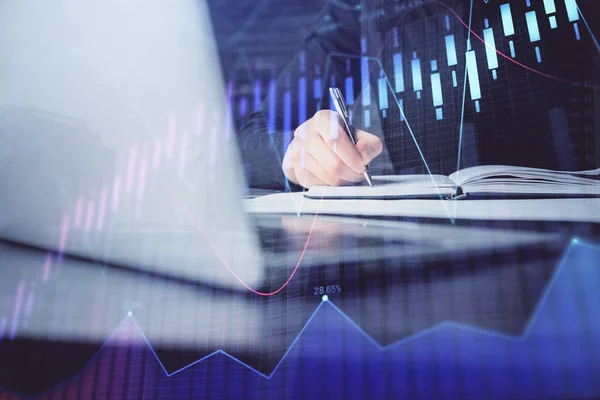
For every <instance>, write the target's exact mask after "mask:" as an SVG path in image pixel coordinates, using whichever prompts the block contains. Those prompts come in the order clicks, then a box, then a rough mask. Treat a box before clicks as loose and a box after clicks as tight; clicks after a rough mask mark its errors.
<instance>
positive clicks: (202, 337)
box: [0, 216, 600, 398]
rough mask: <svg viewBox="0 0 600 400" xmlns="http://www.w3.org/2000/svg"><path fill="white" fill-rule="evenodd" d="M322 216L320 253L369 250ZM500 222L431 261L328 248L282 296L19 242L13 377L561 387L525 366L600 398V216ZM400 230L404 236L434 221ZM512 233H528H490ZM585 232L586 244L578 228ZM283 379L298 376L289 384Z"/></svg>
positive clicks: (539, 391) (275, 276)
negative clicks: (339, 257)
mask: <svg viewBox="0 0 600 400" xmlns="http://www.w3.org/2000/svg"><path fill="white" fill-rule="evenodd" d="M271 217H272V218H279V219H281V218H285V217H289V216H271ZM294 218H296V217H294ZM309 219H310V218H309ZM300 221H301V220H300ZM318 222H321V223H323V224H318V225H317V228H316V229H315V231H314V232H315V236H314V238H313V239H314V240H315V243H317V244H318V246H317V248H316V250H315V249H313V251H316V252H318V251H319V250H318V249H319V248H321V249H323V250H324V249H331V248H332V246H334V248H336V249H338V251H343V252H352V251H353V252H354V254H355V255H357V256H358V255H359V250H358V248H357V247H356V243H357V239H356V237H358V236H359V233H357V231H356V230H354V231H352V230H350V231H346V232H345V233H346V234H344V235H340V225H339V224H338V222H339V219H338V220H337V222H336V219H331V218H323V219H321V220H318ZM373 222H376V221H373ZM379 222H383V223H385V222H386V221H379ZM387 222H389V221H387ZM392 222H394V223H397V222H398V221H392ZM332 223H333V225H332ZM478 223H479V224H481V223H482V222H481V221H479V222H478ZM402 224H404V225H402ZM496 224H497V225H493V224H492V225H488V226H467V225H466V224H464V221H463V225H462V226H459V225H460V224H455V225H452V224H446V223H444V224H442V225H441V228H443V229H448V232H445V231H444V234H445V235H447V236H449V237H452V236H453V232H461V230H462V231H465V232H474V233H476V234H477V233H478V232H483V233H484V235H483V237H484V238H487V240H488V241H490V242H492V243H490V247H489V248H491V249H492V251H489V252H483V253H482V252H475V251H473V252H468V251H465V252H463V254H462V255H461V254H460V252H458V253H456V254H454V255H452V252H448V253H447V254H446V255H445V256H442V257H441V258H436V259H435V260H431V259H429V258H423V259H421V261H419V257H416V258H414V257H413V258H410V259H406V258H402V257H401V255H400V256H399V255H398V254H397V253H395V252H394V251H393V249H394V248H395V247H397V244H396V245H394V241H393V240H392V239H393V238H391V237H387V238H386V240H388V241H389V243H391V244H392V245H390V246H388V250H387V252H386V251H385V247H384V248H383V249H384V250H383V252H382V253H381V254H379V256H378V257H375V258H373V257H367V258H360V257H356V259H355V260H352V259H346V260H344V261H341V262H338V263H331V262H327V263H319V262H317V261H318V257H317V258H316V259H315V260H316V261H314V264H313V265H310V264H302V268H300V269H299V273H297V274H296V275H295V276H294V278H293V279H292V280H291V281H290V283H289V285H288V286H287V287H286V288H285V289H284V290H283V291H282V292H280V293H278V294H277V295H273V296H267V297H264V296H256V295H254V294H252V293H250V292H248V291H231V290H223V289H218V288H211V287H206V286H203V285H197V284H194V283H189V282H182V281H177V280H171V279H168V278H165V277H157V276H151V275H147V274H144V273H142V272H140V271H135V270H127V269H116V268H113V267H110V266H107V265H101V264H94V263H91V262H85V261H82V260H73V259H70V258H68V257H65V258H64V259H63V260H62V261H60V262H58V261H57V260H53V262H52V263H51V264H49V263H48V258H47V257H48V255H47V254H46V253H44V252H40V251H35V250H33V249H26V248H22V247H19V246H13V245H8V244H5V245H2V246H1V247H0V254H1V256H0V266H1V267H0V275H1V277H0V289H1V290H0V321H3V323H4V325H3V334H2V341H1V342H0V387H2V388H4V389H5V390H8V391H10V392H19V393H25V394H30V395H35V394H38V393H41V392H44V391H46V390H50V392H49V393H51V394H54V395H59V396H62V395H63V394H64V393H67V392H69V393H71V392H72V391H75V393H79V395H81V396H80V397H78V398H87V396H88V394H89V393H92V394H95V396H100V397H102V396H101V395H99V394H98V393H100V392H102V391H103V390H104V392H102V393H104V395H106V390H109V389H106V388H107V387H113V388H117V387H118V389H111V390H123V391H125V389H123V387H122V385H121V384H117V383H115V382H123V381H124V380H125V381H128V382H133V381H131V379H134V378H131V377H133V376H138V377H142V378H143V380H144V381H145V382H146V383H145V384H144V385H141V386H135V385H134V386H129V387H128V388H127V390H129V391H133V392H132V393H138V394H139V393H141V392H139V391H140V390H142V391H144V390H146V391H149V393H150V392H152V393H164V390H169V389H168V388H173V387H174V386H173V385H174V383H173V382H175V381H181V380H185V379H192V380H193V381H194V382H195V383H194V386H198V387H204V386H207V387H209V386H210V383H211V382H213V383H214V382H215V379H216V380H217V381H220V380H223V379H224V381H222V382H223V385H221V387H223V388H224V387H227V386H231V385H233V383H232V382H242V384H240V385H241V386H240V387H241V388H242V389H243V390H251V391H252V393H253V395H252V396H249V397H253V396H254V397H257V398H260V397H261V396H264V395H268V396H274V397H275V398H280V397H282V396H284V394H283V393H282V392H281V390H283V389H282V387H286V386H289V385H291V386H292V387H296V386H298V391H299V392H298V393H305V394H306V393H307V392H306V390H307V389H306V388H304V389H302V387H304V386H305V385H304V383H306V382H308V381H309V380H310V381H311V382H312V383H313V384H318V382H321V380H320V379H321V378H318V376H322V377H327V383H325V381H322V382H323V385H325V386H326V387H329V386H328V385H334V386H335V384H337V385H341V386H340V387H346V388H352V387H354V386H355V385H358V384H359V383H360V382H362V383H360V385H361V386H360V387H361V388H363V389H360V390H365V391H367V390H369V391H370V390H375V391H376V390H377V388H378V387H380V386H378V385H380V384H381V381H383V382H384V383H385V384H386V385H391V386H394V385H398V384H402V385H404V384H406V385H408V386H409V387H410V388H411V389H410V390H413V391H415V393H416V392H419V391H420V390H425V387H421V386H420V385H421V384H419V383H418V382H421V381H422V382H427V381H429V382H430V383H429V386H428V387H429V389H427V390H434V389H435V390H436V391H440V390H441V391H443V385H444V382H446V381H447V379H454V380H456V381H457V382H462V383H461V385H463V386H462V389H461V391H462V392H461V393H462V394H463V395H464V396H463V398H464V397H469V396H471V395H476V394H477V393H481V391H482V390H483V391H484V392H486V393H496V394H498V397H500V395H499V394H501V393H506V391H507V390H509V391H512V392H515V393H518V394H525V395H528V396H529V395H531V396H534V397H535V396H537V397H544V395H545V394H546V393H547V392H548V387H549V386H547V385H546V384H543V383H537V384H535V385H531V384H530V382H529V380H527V379H526V378H528V377H529V378H530V377H531V374H532V373H533V374H535V375H536V376H538V375H539V376H545V377H550V378H552V377H553V378H554V379H555V380H557V382H561V383H560V385H562V386H560V390H559V391H558V392H557V393H561V394H567V395H573V394H575V395H582V394H600V384H599V383H598V382H597V381H596V380H593V379H591V378H590V377H592V376H598V374H599V373H600V363H599V362H598V360H599V359H600V354H596V353H598V351H599V349H598V347H597V346H595V345H594V343H596V341H597V339H599V338H600V323H599V322H598V319H597V316H596V313H595V305H596V304H598V302H599V301H600V294H599V293H600V291H598V290H597V287H596V286H597V282H600V269H599V268H597V266H598V265H600V250H599V249H598V248H596V247H595V245H594V244H593V243H592V242H589V241H590V240H592V239H593V238H594V237H597V236H596V233H595V225H594V224H572V223H571V224H565V223H549V224H546V225H543V224H542V225H540V224H531V223H529V225H528V226H527V224H525V223H523V222H521V223H520V224H521V225H519V223H518V224H516V225H507V224H504V226H501V224H500V225H498V224H499V223H498V222H496ZM523 224H525V225H523ZM438 225H439V224H438ZM457 225H458V226H457ZM475 225H477V223H476V224H475ZM351 226H355V225H353V224H351ZM400 226H401V227H402V228H401V229H400V228H397V229H396V230H393V229H392V230H391V232H396V234H397V235H403V234H405V233H406V229H409V228H408V226H412V227H413V229H414V230H413V231H414V232H415V234H418V233H419V231H425V230H426V229H425V227H430V228H431V225H430V224H427V225H425V224H414V223H408V222H401V223H400ZM292 227H293V229H297V230H292V232H293V233H294V234H298V235H300V234H302V233H304V232H305V231H306V229H305V228H306V227H305V226H303V225H302V224H296V225H293V226H292ZM501 230H502V231H506V232H507V236H506V237H510V236H511V234H512V235H513V236H514V237H513V239H514V238H522V239H519V240H512V241H511V240H508V239H506V237H505V236H504V235H499V236H496V235H495V234H494V233H493V232H491V231H497V232H501ZM342 231H343V230H342ZM433 231H434V232H437V231H436V230H435V229H434V230H433ZM348 232H350V233H352V234H353V235H354V239H352V236H350V237H349V236H348V235H347V233H348ZM586 232H587V236H585V235H584V234H585V233H586ZM574 233H578V234H580V235H579V237H581V238H582V239H581V241H579V242H574V241H573V240H572V236H573V235H574ZM486 235H489V236H486ZM582 235H584V236H582ZM392 236H393V234H392ZM456 236H459V235H456ZM494 238H504V240H507V241H506V242H501V241H498V240H495V239H494ZM590 238H591V239H590ZM479 239H481V238H479ZM525 239H527V240H525ZM584 239H585V241H584ZM289 240H290V241H293V240H294V239H293V235H292V236H290V237H289ZM338 242H339V243H338ZM474 242H475V241H474ZM516 242H520V245H519V246H516ZM502 243H503V244H502ZM319 246H320V247H319ZM421 246H423V245H421ZM515 246H516V247H515ZM292 247H294V246H292ZM294 257H295V256H293V255H290V256H289V258H290V265H292V266H293V262H294V261H296V259H294ZM398 260H405V261H406V260H408V261H406V265H400V264H399V261H398ZM409 264H410V265H409ZM407 267H410V268H407ZM289 269H290V268H275V269H271V272H270V282H268V283H267V284H266V287H267V288H270V287H275V286H277V285H279V284H281V282H282V281H283V280H285V277H286V274H288V273H289ZM338 288H339V290H338ZM325 295H326V296H327V297H326V298H325V297H323V296H325ZM325 299H326V301H325ZM130 312H131V314H129V313H130ZM11 336H13V337H12V339H11ZM215 352H217V353H215ZM582 354H585V356H582ZM90 360H91V362H90ZM198 360H201V361H199V362H198ZM88 363H89V364H88ZM407 366H410V367H407ZM82 371H83V372H82ZM573 371H578V375H575V374H574V373H573ZM80 372H81V375H77V374H79V373H80ZM371 373H376V374H377V376H379V378H377V379H375V380H373V379H372V378H370V376H371V375H370V374H371ZM73 376H75V378H74V379H73V380H71V381H69V379H70V378H72V377H73ZM169 376H170V377H169ZM356 376H359V377H363V378H361V379H362V380H359V381H356ZM457 376H462V378H460V379H459V378H457ZM126 377H129V378H126ZM291 377H294V378H293V379H292V378H291ZM399 377H401V379H402V381H400V382H398V379H400V378H399ZM467 377H469V379H467ZM267 378H270V379H267ZM136 379H138V378H136ZM139 379H141V378H139ZM139 379H138V380H135V379H134V381H135V382H139ZM174 379H175V380H174ZM282 379H283V380H284V381H285V382H288V383H289V382H291V383H289V385H288V384H287V383H286V384H285V385H283V386H282V384H281V382H282V381H281V380H282ZM290 379H292V380H291V381H290ZM478 380H479V381H480V382H485V385H486V386H485V390H484V389H482V388H481V387H480V386H478V385H477V384H476V382H477V381H478ZM65 381H69V383H67V384H65V385H63V386H59V387H58V388H55V387H56V386H57V385H59V384H61V382H65ZM86 382H87V383H86ZM90 382H96V383H95V384H91V383H90ZM99 382H102V383H101V384H100V383H99ZM303 382H304V383H303ZM315 382H317V383H315ZM378 382H379V383H378ZM402 382H404V383H402ZM411 382H413V383H411ZM432 382H433V383H432ZM474 382H475V383H474ZM540 382H541V381H540ZM582 383H585V385H582ZM119 385H121V386H119ZM136 385H137V384H136ZM203 385H204V386H203ZM415 385H416V386H415ZM432 385H433V386H432ZM556 385H558V384H557V383H556ZM391 386H388V387H391ZM102 387H104V389H102ZM140 388H142V389H140ZM242 389H240V390H242ZM207 390H208V389H207ZM215 390H216V389H215ZM288 390H289V389H288ZM327 390H333V389H327ZM347 390H349V389H347ZM357 390H358V389H357ZM61 391H62V392H61ZM136 391H137V392H136ZM309 391H310V390H309ZM0 393H1V391H0ZM61 393H62V394H61ZM123 393H124V392H123ZM144 393H146V392H144ZM240 393H241V392H236V391H235V390H234V391H231V392H227V393H226V394H225V395H223V396H222V397H235V396H236V395H237V396H240ZM244 393H245V392H244ZM369 393H370V392H369ZM84 394H85V396H84ZM113 394H114V393H113ZM64 395H65V396H66V394H64ZM108 397H111V396H108ZM242 397H245V396H242ZM491 397H494V396H491ZM90 398H93V397H90ZM219 398H221V397H219ZM299 398H302V397H299Z"/></svg>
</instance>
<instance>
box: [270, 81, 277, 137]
mask: <svg viewBox="0 0 600 400" xmlns="http://www.w3.org/2000/svg"><path fill="white" fill-rule="evenodd" d="M276 94H277V91H276V90H275V79H271V82H270V83H269V133H273V132H275V105H276V104H277V101H276V100H275V96H276Z"/></svg>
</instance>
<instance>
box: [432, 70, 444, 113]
mask: <svg viewBox="0 0 600 400" xmlns="http://www.w3.org/2000/svg"><path fill="white" fill-rule="evenodd" d="M431 95H432V97H433V106H434V107H438V106H441V105H442V104H444V99H443V97H442V81H441V80H440V74H439V73H435V74H432V75H431Z"/></svg>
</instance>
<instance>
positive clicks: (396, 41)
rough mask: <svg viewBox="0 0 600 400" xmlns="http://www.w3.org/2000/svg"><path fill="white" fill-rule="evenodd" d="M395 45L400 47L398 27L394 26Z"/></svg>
mask: <svg viewBox="0 0 600 400" xmlns="http://www.w3.org/2000/svg"><path fill="white" fill-rule="evenodd" d="M394 47H398V28H396V27H394Z"/></svg>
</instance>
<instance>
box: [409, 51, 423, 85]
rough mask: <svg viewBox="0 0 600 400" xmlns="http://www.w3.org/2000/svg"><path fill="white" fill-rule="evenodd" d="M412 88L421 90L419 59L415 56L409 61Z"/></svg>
mask: <svg viewBox="0 0 600 400" xmlns="http://www.w3.org/2000/svg"><path fill="white" fill-rule="evenodd" d="M411 66H412V82H413V90H414V91H415V92H418V91H420V90H423V80H422V79H421V60H419V59H418V58H415V59H414V60H412V61H411Z"/></svg>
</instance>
